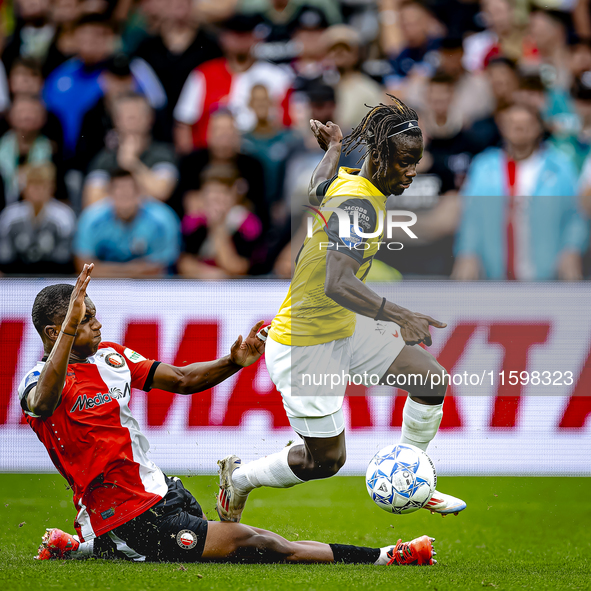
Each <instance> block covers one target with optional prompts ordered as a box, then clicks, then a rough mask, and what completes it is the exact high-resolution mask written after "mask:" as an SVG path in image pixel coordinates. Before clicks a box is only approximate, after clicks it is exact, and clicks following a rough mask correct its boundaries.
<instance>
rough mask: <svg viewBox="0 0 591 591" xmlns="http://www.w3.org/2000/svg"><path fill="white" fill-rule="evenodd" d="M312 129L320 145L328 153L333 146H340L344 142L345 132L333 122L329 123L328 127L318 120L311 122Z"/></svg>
mask: <svg viewBox="0 0 591 591" xmlns="http://www.w3.org/2000/svg"><path fill="white" fill-rule="evenodd" d="M310 129H311V130H312V133H313V134H314V137H315V138H316V141H317V142H318V145H319V146H320V147H321V148H322V149H323V150H324V151H325V152H326V151H327V150H328V149H329V148H330V147H331V146H333V145H340V144H341V142H342V141H343V132H342V131H341V128H340V127H339V126H338V125H337V124H336V123H333V122H332V121H327V123H326V125H324V123H320V121H318V120H317V119H311V120H310Z"/></svg>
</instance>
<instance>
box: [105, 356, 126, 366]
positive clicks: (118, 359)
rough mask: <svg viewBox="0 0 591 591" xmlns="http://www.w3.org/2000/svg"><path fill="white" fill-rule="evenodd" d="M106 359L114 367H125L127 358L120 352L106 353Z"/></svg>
mask: <svg viewBox="0 0 591 591" xmlns="http://www.w3.org/2000/svg"><path fill="white" fill-rule="evenodd" d="M105 361H106V363H107V365H110V366H111V367H114V368H115V369H121V368H122V367H125V359H123V356H122V355H120V354H119V353H109V354H107V355H105Z"/></svg>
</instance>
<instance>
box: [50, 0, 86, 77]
mask: <svg viewBox="0 0 591 591" xmlns="http://www.w3.org/2000/svg"><path fill="white" fill-rule="evenodd" d="M82 10H83V2H81V1H80V0H53V6H52V8H51V21H52V23H53V24H54V26H55V27H56V31H55V35H54V38H53V40H52V42H51V45H50V46H49V49H48V50H47V58H46V60H45V63H44V65H43V73H44V75H45V76H48V75H49V74H50V73H51V72H53V70H55V69H56V68H57V67H58V66H61V65H62V64H63V63H64V62H65V61H67V60H69V59H70V58H72V57H74V55H75V54H76V33H75V31H76V23H77V21H78V19H79V18H80V16H81V14H82Z"/></svg>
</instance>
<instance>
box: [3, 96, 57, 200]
mask: <svg viewBox="0 0 591 591" xmlns="http://www.w3.org/2000/svg"><path fill="white" fill-rule="evenodd" d="M8 123H9V125H10V128H9V130H8V131H7V132H6V133H5V134H4V135H3V136H2V137H1V138H0V174H1V175H2V178H3V180H4V195H5V200H6V203H7V204H11V203H15V202H16V201H18V199H19V196H20V193H21V191H22V189H23V188H24V180H25V179H24V176H23V167H24V166H26V165H27V164H41V163H48V162H51V160H52V157H53V146H52V144H51V142H50V140H49V139H48V138H46V137H45V136H44V135H43V134H42V133H41V128H42V127H43V124H44V123H45V109H44V107H43V103H42V102H41V101H40V100H39V98H38V97H36V96H34V95H25V94H21V95H18V96H16V97H15V99H14V101H13V103H12V106H11V107H10V111H9V113H8Z"/></svg>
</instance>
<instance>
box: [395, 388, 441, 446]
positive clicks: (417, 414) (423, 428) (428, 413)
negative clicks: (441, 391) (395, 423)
mask: <svg viewBox="0 0 591 591" xmlns="http://www.w3.org/2000/svg"><path fill="white" fill-rule="evenodd" d="M442 418H443V403H441V404H434V405H429V404H419V403H418V402H415V401H414V400H411V398H410V396H409V397H408V398H407V399H406V403H405V404H404V410H403V412H402V437H401V438H400V443H410V444H411V445H415V446H416V447H419V448H421V449H422V450H423V451H427V447H428V446H429V443H430V442H431V440H432V439H433V437H435V435H436V433H437V430H438V429H439V424H440V423H441V419H442Z"/></svg>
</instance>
